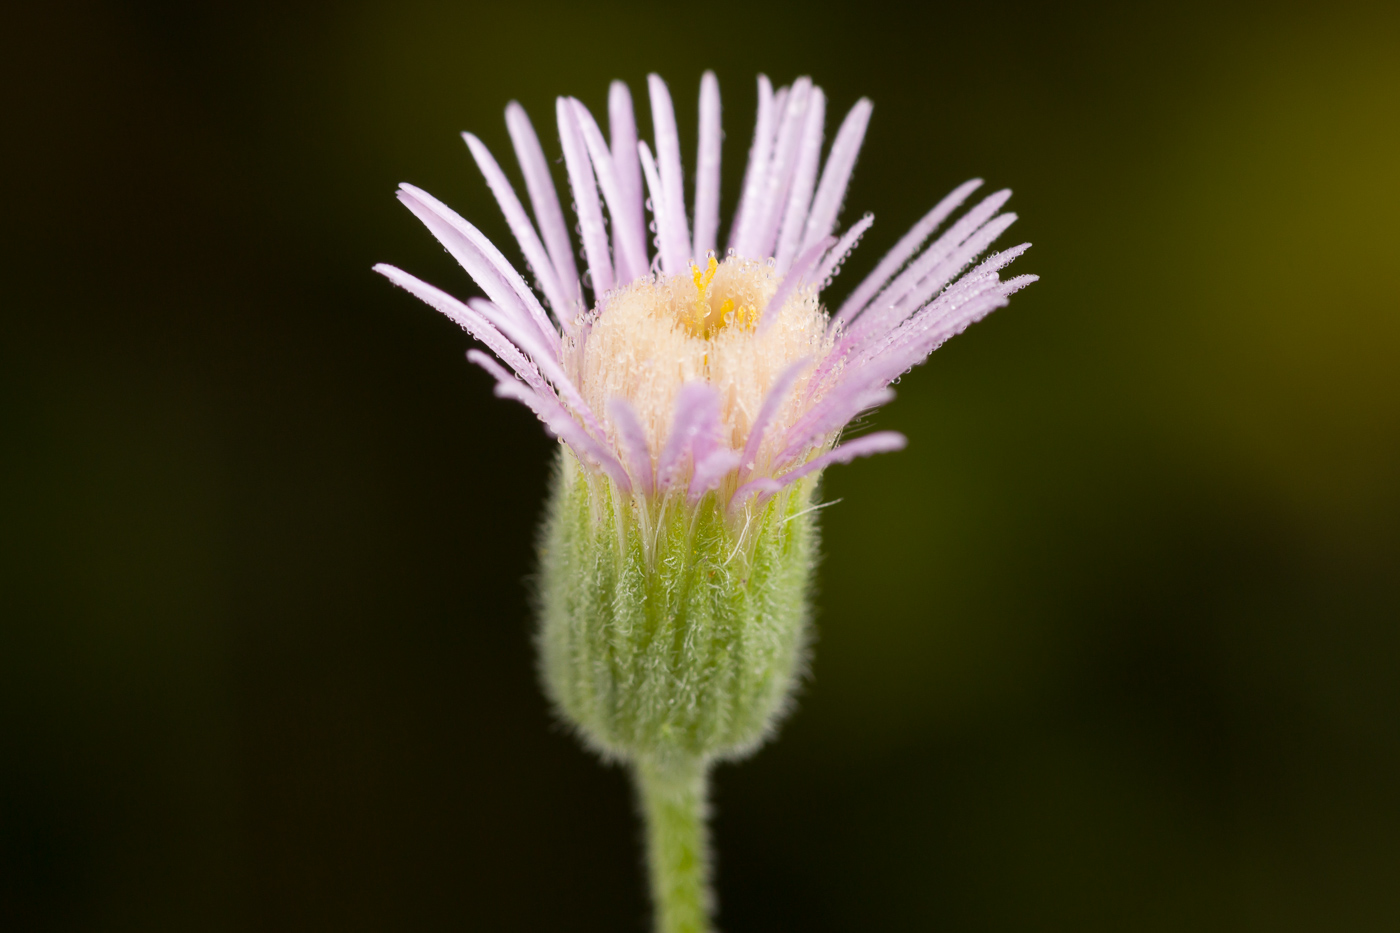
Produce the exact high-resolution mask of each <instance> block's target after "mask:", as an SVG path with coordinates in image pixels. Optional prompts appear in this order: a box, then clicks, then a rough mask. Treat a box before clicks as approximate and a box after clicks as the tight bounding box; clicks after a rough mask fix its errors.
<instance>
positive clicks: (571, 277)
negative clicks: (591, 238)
mask: <svg viewBox="0 0 1400 933" xmlns="http://www.w3.org/2000/svg"><path fill="white" fill-rule="evenodd" d="M506 129H507V130H509V131H510V141H511V145H512V146H514V147H515V158H516V160H517V161H518V162H519V163H520V173H521V174H522V175H524V176H525V190H526V191H528V192H529V193H530V204H531V206H532V207H534V209H535V223H537V224H539V227H540V236H541V237H542V238H543V239H544V245H545V247H546V248H547V249H548V250H549V258H550V259H551V260H552V261H553V263H554V271H555V275H556V276H557V277H558V279H559V287H560V288H562V289H563V290H564V291H565V292H566V293H567V294H568V296H569V300H570V302H573V303H578V302H579V299H580V292H579V284H578V266H577V265H576V264H575V263H574V247H573V243H572V241H571V240H570V239H569V228H568V225H567V224H565V223H564V211H563V209H562V208H560V207H559V195H558V194H557V193H556V192H555V190H554V179H553V178H551V177H550V174H549V162H548V161H546V160H545V157H544V149H542V148H541V147H540V138H539V137H538V136H536V135H535V127H534V125H533V124H531V123H530V117H529V115H528V114H526V113H525V108H524V107H522V106H520V104H518V103H516V102H515V101H511V102H510V103H509V104H507V105H506ZM579 310H582V307H580V308H579Z"/></svg>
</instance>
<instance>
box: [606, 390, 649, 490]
mask: <svg viewBox="0 0 1400 933" xmlns="http://www.w3.org/2000/svg"><path fill="white" fill-rule="evenodd" d="M607 410H608V417H609V418H611V419H612V422H613V424H614V425H615V426H616V427H617V435H618V441H619V446H620V447H621V448H622V453H623V455H624V456H625V457H626V459H627V467H628V470H629V471H630V472H631V474H632V478H633V479H634V480H636V482H637V485H639V486H640V487H641V488H642V494H643V495H647V496H649V495H651V494H652V491H653V489H655V483H654V482H653V480H652V475H651V473H652V467H651V451H650V450H649V449H648V448H647V433H646V430H645V429H644V428H643V427H642V422H641V421H640V420H639V419H638V418H637V411H636V409H634V408H633V407H632V404H631V403H630V402H628V401H627V399H625V398H623V397H622V396H620V395H616V396H613V397H612V398H610V399H608V404H607Z"/></svg>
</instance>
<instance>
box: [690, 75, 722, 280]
mask: <svg viewBox="0 0 1400 933" xmlns="http://www.w3.org/2000/svg"><path fill="white" fill-rule="evenodd" d="M719 114H720V110H719V81H718V80H716V79H715V73H714V72H713V71H707V72H705V74H704V75H703V76H701V78H700V143H699V146H698V149H697V151H696V154H695V242H694V244H693V246H692V247H691V251H690V255H691V258H692V259H693V260H694V262H695V264H696V265H699V266H703V265H704V264H705V257H706V256H708V255H709V253H710V252H711V251H712V250H713V249H715V243H716V242H717V241H716V235H717V234H718V232H719V144H720V120H719Z"/></svg>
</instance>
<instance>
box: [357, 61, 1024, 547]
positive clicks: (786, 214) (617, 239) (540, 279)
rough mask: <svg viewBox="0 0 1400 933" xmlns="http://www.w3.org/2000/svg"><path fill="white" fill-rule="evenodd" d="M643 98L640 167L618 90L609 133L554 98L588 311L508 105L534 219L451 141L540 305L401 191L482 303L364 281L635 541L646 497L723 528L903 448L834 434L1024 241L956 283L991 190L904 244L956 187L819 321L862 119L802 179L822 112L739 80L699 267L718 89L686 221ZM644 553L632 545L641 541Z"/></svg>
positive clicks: (669, 112)
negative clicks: (722, 213)
mask: <svg viewBox="0 0 1400 933" xmlns="http://www.w3.org/2000/svg"><path fill="white" fill-rule="evenodd" d="M648 83H649V90H650V99H651V116H652V125H653V127H654V130H655V140H654V143H655V149H654V152H653V149H652V147H650V146H648V145H647V143H646V142H638V140H637V131H636V123H635V120H634V117H633V109H632V100H631V96H630V93H629V92H628V90H627V88H626V86H625V85H623V84H622V83H620V82H615V83H614V84H613V86H612V89H611V93H610V95H609V106H608V111H609V113H608V116H609V131H610V132H609V138H608V139H604V136H603V133H602V130H601V128H600V127H599V125H598V123H597V122H596V121H595V119H594V118H593V116H592V114H590V113H589V111H588V110H587V108H585V107H584V106H583V104H581V103H580V102H579V101H577V100H575V99H573V98H560V99H559V100H558V101H557V106H556V117H557V120H558V127H559V139H560V143H561V147H562V150H563V156H564V164H565V167H566V169H567V173H568V178H569V185H570V189H571V192H572V196H573V198H572V199H573V203H574V206H575V210H576V213H577V219H578V230H579V233H580V238H581V241H582V243H581V245H582V254H583V257H584V260H585V268H586V276H585V278H584V279H583V280H582V281H583V282H587V283H588V293H589V294H590V295H591V297H585V291H584V288H583V285H582V282H581V280H580V277H579V274H578V267H577V265H576V263H575V260H574V247H573V241H572V239H571V237H570V235H569V231H568V227H567V226H566V223H565V220H564V213H563V211H562V209H561V207H560V202H559V197H558V195H557V193H556V191H555V188H554V184H553V181H552V180H551V177H550V173H549V165H548V162H547V161H546V159H545V155H544V151H543V149H542V147H541V145H540V143H539V139H538V137H537V136H536V135H535V131H534V129H533V127H532V125H531V123H530V120H529V118H528V117H527V116H526V114H525V111H524V110H523V109H522V108H521V107H520V106H519V105H518V104H515V103H512V104H511V105H510V106H509V107H507V109H506V123H507V126H508V128H509V130H510V135H511V140H512V142H513V143H514V148H515V154H516V157H517V159H518V160H519V164H520V169H521V173H522V175H523V176H524V181H525V188H526V190H527V192H528V196H529V201H530V203H531V206H532V207H533V211H534V221H533V222H532V221H531V219H530V217H529V216H528V215H527V213H526V211H525V208H524V206H523V204H522V202H521V200H520V199H519V197H517V195H516V193H515V190H514V188H513V187H512V185H511V183H510V182H509V180H507V178H506V176H505V173H504V172H503V171H502V170H501V168H500V166H499V164H498V163H497V162H496V161H495V159H494V158H493V156H492V155H491V153H490V152H489V151H488V150H487V149H486V147H485V146H484V145H483V144H482V143H481V141H480V140H478V139H477V138H476V137H475V136H473V135H471V134H470V133H467V134H464V138H465V139H466V142H467V145H468V146H469V148H470V149H471V152H472V155H473V157H474V158H475V160H476V163H477V165H478V166H479V167H480V169H481V171H482V174H483V175H484V176H485V178H486V182H487V184H488V185H489V186H490V188H491V190H492V192H493V193H494V195H495V196H496V199H497V201H498V202H499V203H500V206H501V209H502V210H503V211H504V213H505V217H506V220H507V222H508V224H509V226H510V229H511V232H512V233H513V234H514V235H515V238H516V240H517V241H518V243H519V246H520V249H521V252H522V253H523V254H524V257H525V260H526V262H527V263H528V265H529V268H530V270H531V272H532V273H533V276H534V280H535V283H536V285H537V286H538V293H539V295H542V296H543V301H541V300H540V297H538V296H537V293H536V291H535V290H534V289H532V288H531V287H530V286H529V285H528V284H527V283H526V281H525V279H524V278H523V277H522V276H521V275H520V274H519V272H517V271H516V269H515V268H514V267H513V266H512V265H511V264H510V262H509V261H508V260H507V259H506V258H505V257H504V256H503V255H502V254H501V252H500V251H499V250H498V249H497V248H496V247H495V246H494V245H493V244H492V243H491V242H490V241H489V240H487V239H486V238H485V237H484V236H482V234H481V233H480V231H478V230H477V228H476V227H474V226H472V225H471V224H470V223H468V222H467V221H466V220H464V219H463V218H461V217H460V216H458V215H457V214H456V213H454V212H453V211H452V210H451V209H450V208H448V207H447V206H446V205H444V204H442V203H441V202H440V201H438V200H436V199H435V198H433V197H432V196H431V195H429V194H427V193H426V192H424V191H422V190H420V189H418V188H415V187H413V186H412V185H403V186H402V187H401V188H400V190H399V198H400V200H402V201H403V203H404V204H405V205H406V206H407V207H408V208H409V210H411V211H412V212H413V213H414V214H415V215H416V216H418V218H419V219H420V220H422V221H423V223H424V224H425V225H426V226H427V227H428V228H429V230H431V231H432V233H433V234H434V236H436V237H437V238H438V240H439V241H440V242H441V243H442V244H443V246H445V247H446V248H447V250H448V251H449V252H450V253H451V254H452V255H453V256H454V257H455V258H456V259H457V260H458V261H459V262H460V263H461V264H462V266H463V267H464V268H465V269H466V270H467V272H468V274H469V275H470V276H471V277H472V278H473V279H474V280H475V282H476V283H477V285H478V286H479V287H480V288H481V290H482V291H483V292H485V297H484V298H471V299H468V300H467V301H465V302H463V301H460V300H458V299H456V298H453V297H452V296H450V295H448V294H446V293H445V292H443V291H440V290H439V289H437V288H434V287H433V286H431V285H428V284H426V283H424V282H422V281H420V280H418V279H416V278H414V277H413V276H411V275H409V274H407V273H405V272H402V271H400V270H398V269H396V268H394V267H392V266H387V265H379V266H376V267H375V268H376V270H377V271H379V272H381V273H382V274H384V275H385V276H386V277H388V278H389V279H390V280H391V281H393V282H394V283H395V284H397V285H399V286H401V287H403V288H405V289H407V290H408V291H410V292H412V293H413V294H415V295H417V296H418V297H419V298H422V299H423V300H424V301H426V302H427V303H428V304H430V305H432V306H433V307H435V308H437V309H438V310H439V311H442V312H443V313H444V314H446V315H448V316H449V317H450V318H452V319H453V320H454V321H456V322H457V323H458V324H460V325H461V326H462V327H463V328H464V329H466V330H467V331H468V332H469V333H471V334H472V335H473V336H474V337H476V338H477V339H478V340H480V341H481V343H482V344H484V345H485V346H486V347H487V349H489V350H490V351H491V353H492V354H494V358H493V356H492V355H488V354H486V353H482V352H480V351H477V350H473V351H471V352H470V353H469V354H468V356H469V357H470V359H471V360H472V362H474V363H476V364H477V365H479V366H481V367H483V368H485V369H486V370H487V371H488V372H490V373H491V374H492V376H493V377H494V378H495V379H496V382H497V388H496V392H497V394H498V395H501V396H504V397H507V398H512V399H516V400H518V401H520V402H523V403H524V404H526V405H528V406H529V407H530V408H531V409H532V410H533V411H534V412H535V414H536V415H537V416H538V417H539V418H540V420H541V421H542V422H543V423H544V425H545V427H546V428H547V429H548V430H549V431H550V432H552V433H553V434H554V435H556V436H557V437H558V438H559V439H560V440H561V441H562V442H563V443H564V444H565V445H566V446H567V448H568V450H569V451H570V453H571V454H572V457H573V458H574V460H575V462H576V463H577V464H578V465H579V466H580V467H581V468H582V469H584V470H585V471H587V472H589V473H590V474H592V475H594V476H596V477H597V478H599V479H600V480H603V481H606V482H607V483H608V484H609V485H610V487H611V494H613V495H616V496H618V497H620V499H622V500H626V501H628V502H629V503H630V507H631V508H632V509H634V510H636V511H638V512H639V513H641V516H642V520H643V522H644V524H645V525H646V526H647V527H648V528H651V529H653V530H654V529H656V528H658V527H659V517H660V516H661V515H662V514H663V513H664V510H665V509H666V508H667V507H668V504H670V503H676V504H679V503H684V507H689V508H694V507H696V506H697V505H698V504H699V503H700V502H701V500H702V499H704V498H705V497H706V496H709V495H711V494H713V501H714V502H715V503H716V504H717V505H718V506H719V507H720V508H721V510H722V511H723V513H724V514H725V516H726V521H727V522H729V523H730V524H734V525H737V524H739V523H741V522H742V521H743V518H744V516H746V515H747V516H750V517H751V516H752V514H753V512H754V510H761V509H762V508H764V507H765V505H766V503H767V502H768V500H769V499H770V498H772V497H773V496H774V495H775V494H778V493H781V492H782V491H783V490H784V489H786V488H788V487H790V486H792V484H794V483H796V482H798V481H799V480H802V479H803V478H804V477H808V476H813V475H815V474H818V473H819V472H820V471H821V470H822V469H823V468H824V467H826V466H828V465H831V464H833V463H838V462H846V461H849V460H851V459H853V458H855V457H860V456H865V455H868V454H873V453H879V452H882V451H889V450H896V449H898V448H900V447H902V446H903V445H904V438H903V437H902V436H900V435H899V434H896V433H894V432H889V431H882V432H876V433H872V434H867V435H865V436H862V437H860V438H857V439H855V440H849V441H847V442H845V443H839V440H840V437H841V433H842V431H843V429H844V428H845V427H846V426H847V425H848V424H849V423H850V422H851V420H852V419H853V418H855V417H856V416H857V415H859V414H860V413H861V412H863V411H867V410H869V409H871V408H874V407H876V406H878V405H881V404H883V403H884V402H886V401H888V400H889V399H890V398H891V397H892V395H893V393H892V392H891V390H890V388H889V386H890V383H891V382H892V381H893V380H894V379H896V378H897V377H898V376H899V375H900V374H902V373H903V372H905V371H906V370H908V369H909V368H911V367H912V366H914V365H917V364H918V363H920V362H922V361H923V360H924V359H925V358H926V357H927V356H928V354H929V353H931V352H932V351H933V350H934V349H935V348H936V347H938V346H939V345H940V344H941V343H942V342H943V341H945V340H947V339H948V338H949V337H951V336H953V335H954V334H956V333H958V332H960V331H961V330H963V329H964V328H966V327H967V326H968V325H969V324H971V323H972V322H974V321H976V320H978V319H980V318H981V317H983V316H985V315H986V314H988V313H989V312H991V311H992V310H993V309H995V308H998V307H1001V306H1002V305H1004V304H1006V301H1007V298H1008V296H1009V295H1010V294H1011V293H1012V292H1014V291H1016V290H1017V289H1019V288H1021V287H1023V286H1024V285H1026V284H1028V283H1029V282H1031V281H1034V279H1035V277H1034V276H1019V277H1016V278H1011V279H1007V280H1003V279H1002V278H1001V277H1000V275H999V272H1000V270H1001V269H1002V268H1003V267H1004V266H1006V265H1007V264H1008V263H1010V262H1011V261H1012V260H1013V259H1015V258H1016V257H1017V256H1018V255H1020V254H1021V253H1022V252H1023V251H1024V250H1025V249H1026V246H1027V245H1026V244H1023V245H1021V246H1018V247H1015V248H1013V249H1011V250H1008V251H1006V252H1001V253H996V254H994V255H992V256H991V257H989V258H987V259H985V260H983V261H982V262H981V263H980V264H979V265H977V266H976V267H975V268H972V269H971V270H970V271H969V270H968V267H969V266H971V265H972V264H973V263H974V262H975V261H976V260H977V259H978V257H979V256H981V255H982V254H983V253H984V252H985V251H986V250H987V249H988V248H989V247H990V245H991V244H992V242H993V241H994V240H995V239H996V238H997V237H998V236H999V235H1000V234H1001V233H1002V232H1003V231H1005V229H1006V228H1007V227H1009V226H1010V225H1011V224H1012V222H1014V220H1015V215H1014V214H1001V213H999V211H1000V210H1001V208H1002V206H1003V205H1004V204H1005V202H1006V200H1007V198H1008V197H1009V192H1006V191H1000V192H997V193H995V194H993V195H991V196H989V197H986V198H984V199H983V200H981V201H980V202H979V203H977V204H976V205H975V206H974V207H973V208H972V209H971V210H969V211H967V212H966V213H965V214H964V215H963V216H962V217H961V218H960V219H958V220H957V221H956V222H955V223H952V224H951V225H950V226H948V227H947V229H946V230H944V231H943V233H942V234H941V235H939V236H938V237H937V238H936V239H934V240H933V242H932V243H928V242H927V241H928V239H929V238H930V237H931V236H932V235H933V234H934V232H935V231H936V230H937V229H938V228H939V227H941V226H943V225H944V223H945V222H946V221H948V220H949V218H951V217H952V215H953V214H954V213H955V212H956V211H957V210H958V208H960V207H961V206H962V205H963V203H964V202H965V201H966V200H967V199H968V197H969V196H970V195H971V194H972V193H973V192H974V191H975V190H976V189H977V188H978V187H979V186H980V184H981V182H980V181H979V180H974V181H970V182H968V183H966V184H964V185H962V186H961V187H959V188H958V189H956V190H955V191H953V192H952V193H951V194H949V195H948V196H947V197H946V198H944V199H943V200H942V201H941V202H940V203H939V204H938V205H937V206H935V207H934V208H933V210H931V211H930V212H929V213H928V214H926V215H925V216H924V218H923V219H922V220H920V221H919V222H918V223H917V224H916V225H915V226H914V228H913V229H911V230H910V231H909V232H908V233H907V234H906V235H905V236H904V238H903V239H902V240H900V241H899V243H898V244H897V245H896V246H895V248H894V249H893V250H891V252H890V253H889V254H888V255H887V256H886V257H885V258H884V259H883V260H882V261H881V262H880V263H879V265H878V266H877V267H876V269H875V270H874V271H873V272H872V273H871V274H870V275H869V276H868V277H867V278H866V279H865V281H864V282H862V283H861V284H860V285H859V286H858V287H857V288H856V289H855V290H854V291H853V292H852V293H851V294H850V295H849V297H847V299H846V300H845V301H844V302H843V303H842V304H841V306H840V307H839V308H838V309H837V310H836V311H835V312H834V313H831V312H829V311H828V310H827V309H826V308H824V307H823V305H822V304H821V301H820V296H821V293H822V291H823V290H824V289H825V288H826V286H827V285H829V284H830V282H831V280H832V279H833V277H834V276H835V275H836V273H837V272H838V270H839V268H840V265H841V263H842V262H843V261H844V259H845V257H846V256H847V255H848V254H849V252H850V251H851V250H852V249H853V248H854V247H855V245H856V243H857V241H858V240H859V238H860V237H861V235H862V234H863V233H864V232H865V231H866V230H867V229H869V227H870V225H871V223H872V218H871V216H870V215H866V216H864V217H862V218H861V219H860V220H859V221H857V222H856V223H854V224H852V225H851V226H850V227H848V228H847V229H846V230H844V231H843V232H842V233H841V235H840V237H839V238H838V237H837V236H835V235H834V234H835V233H836V231H837V219H838V214H839V212H840V208H841V206H842V201H843V199H844V197H845V193H846V187H847V184H848V182H849V180H850V177H851V171H852V169H853V168H854V165H855V162H856V156H857V154H858V152H859V150H860V146H861V142H862V140H863V138H864V135H865V129H866V125H867V123H868V121H869V118H870V112H871V105H870V102H869V101H868V100H861V101H859V102H857V103H856V105H855V106H854V107H852V108H851V110H850V112H849V113H848V114H847V115H846V118H845V119H844V121H843V122H842V124H841V126H840V129H839V130H838V131H837V133H836V137H835V139H834V141H833V143H832V145H831V148H830V150H829V152H828V154H827V158H826V161H825V164H824V165H821V152H822V141H823V127H824V121H825V111H826V99H825V96H824V95H823V93H822V90H821V88H819V87H816V86H815V85H813V84H812V82H811V81H810V80H809V79H807V78H800V79H798V80H797V81H795V82H793V84H792V85H791V86H790V87H784V88H780V89H778V90H777V91H776V92H775V91H774V90H773V88H772V86H771V84H770V83H769V81H768V79H767V78H766V77H762V76H760V77H759V80H758V89H759V106H758V119H757V124H756V126H755V129H754V136H753V142H752V146H751V149H750V152H749V160H748V166H747V169H746V171H745V175H744V182H743V188H742V192H741V197H740V203H739V207H738V210H737V212H736V214H735V217H734V221H733V223H732V225H731V227H730V230H729V240H728V249H727V250H726V251H725V253H724V254H723V256H722V257H717V255H716V247H717V239H716V238H717V234H718V230H719V178H720V146H719V143H720V102H719V87H718V83H717V82H716V80H715V77H714V75H713V74H712V73H707V74H706V75H705V76H704V78H703V80H702V82H701V90H700V132H699V150H698V153H697V158H696V181H695V186H694V193H693V197H694V200H693V209H692V210H691V211H690V213H689V216H688V212H687V203H686V201H685V197H684V193H683V177H684V170H683V166H682V159H681V151H680V146H679V141H678V137H677V132H676V121H675V115H674V111H673V108H672V105H671V98H670V95H669V92H668V91H667V88H666V85H665V84H664V83H663V82H662V81H661V79H660V78H658V77H657V76H655V75H652V76H651V77H650V78H649V81H648ZM819 168H820V171H819ZM644 191H645V197H644ZM648 207H649V209H650V213H651V217H652V223H651V229H652V230H654V231H655V236H654V237H651V236H649V235H648V225H647V221H646V211H647V208H648ZM605 214H606V220H605ZM546 305H547V306H548V309H549V311H548V312H547V311H546ZM645 543H646V544H647V548H646V549H647V550H648V552H650V551H651V550H652V547H651V546H650V545H651V544H652V543H653V538H652V537H651V536H648V537H647V540H646V542H645Z"/></svg>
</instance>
